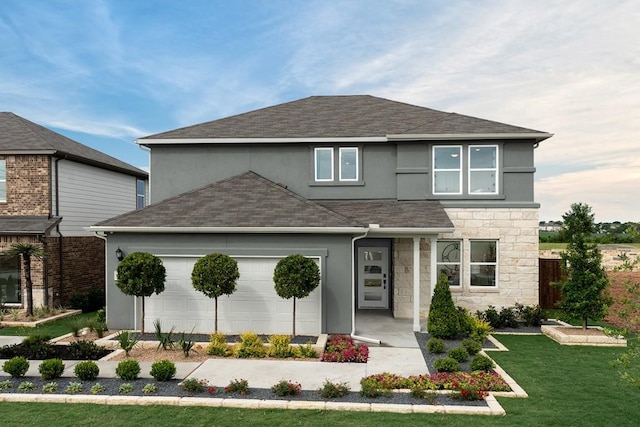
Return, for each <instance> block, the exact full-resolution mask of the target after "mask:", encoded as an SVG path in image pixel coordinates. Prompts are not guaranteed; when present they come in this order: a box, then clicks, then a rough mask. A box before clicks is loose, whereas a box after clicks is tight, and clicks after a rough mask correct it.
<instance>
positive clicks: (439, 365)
mask: <svg viewBox="0 0 640 427" xmlns="http://www.w3.org/2000/svg"><path fill="white" fill-rule="evenodd" d="M433 367H434V368H435V370H436V372H457V371H459V370H460V365H459V364H458V361H457V360H456V359H454V358H452V357H442V358H440V359H436V361H435V362H433Z"/></svg>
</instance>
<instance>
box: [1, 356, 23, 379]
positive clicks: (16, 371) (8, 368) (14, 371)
mask: <svg viewBox="0 0 640 427" xmlns="http://www.w3.org/2000/svg"><path fill="white" fill-rule="evenodd" d="M2 370H3V371H5V372H6V373H7V374H9V375H11V376H12V377H13V378H21V377H24V375H25V374H26V373H27V371H28V370H29V361H28V360H27V359H26V358H24V357H22V356H16V357H12V358H11V359H9V360H7V361H6V362H4V364H3V365H2Z"/></svg>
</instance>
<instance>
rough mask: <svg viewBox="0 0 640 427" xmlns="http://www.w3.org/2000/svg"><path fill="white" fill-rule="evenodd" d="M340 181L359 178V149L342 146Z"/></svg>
mask: <svg viewBox="0 0 640 427" xmlns="http://www.w3.org/2000/svg"><path fill="white" fill-rule="evenodd" d="M339 176H340V181H357V180H358V149H357V148H355V147H340V173H339Z"/></svg>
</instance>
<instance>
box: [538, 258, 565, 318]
mask: <svg viewBox="0 0 640 427" xmlns="http://www.w3.org/2000/svg"><path fill="white" fill-rule="evenodd" d="M561 263H562V260H560V259H552V258H540V260H539V264H538V265H539V269H540V279H539V284H538V290H539V294H540V297H539V304H540V307H542V308H558V307H557V306H556V303H557V302H558V301H562V293H561V292H560V288H559V287H557V286H551V283H553V282H557V281H559V280H560V279H562V268H561Z"/></svg>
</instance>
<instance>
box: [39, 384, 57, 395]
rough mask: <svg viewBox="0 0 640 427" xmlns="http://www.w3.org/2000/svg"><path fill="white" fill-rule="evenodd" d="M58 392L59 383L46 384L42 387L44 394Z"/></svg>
mask: <svg viewBox="0 0 640 427" xmlns="http://www.w3.org/2000/svg"><path fill="white" fill-rule="evenodd" d="M56 391H58V383H56V382H51V383H46V384H43V385H42V392H43V393H55V392H56Z"/></svg>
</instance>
